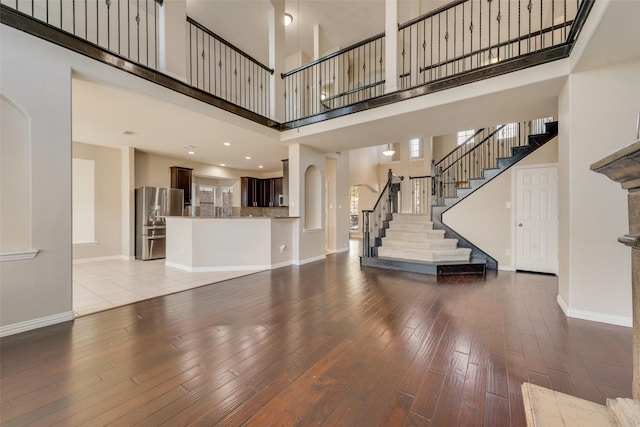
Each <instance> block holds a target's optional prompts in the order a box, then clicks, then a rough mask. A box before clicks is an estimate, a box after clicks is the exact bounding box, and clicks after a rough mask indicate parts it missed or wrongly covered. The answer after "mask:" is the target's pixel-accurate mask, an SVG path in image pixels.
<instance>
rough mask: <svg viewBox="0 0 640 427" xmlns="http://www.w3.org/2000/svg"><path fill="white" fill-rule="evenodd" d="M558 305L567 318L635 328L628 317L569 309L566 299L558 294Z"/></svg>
mask: <svg viewBox="0 0 640 427" xmlns="http://www.w3.org/2000/svg"><path fill="white" fill-rule="evenodd" d="M556 300H557V301H558V305H559V306H560V308H561V309H562V311H563V312H564V314H565V315H566V316H567V317H571V318H574V319H582V320H590V321H592V322H600V323H607V324H609V325H616V326H626V327H628V328H632V327H633V319H632V318H631V317H626V316H616V315H614V314H604V313H597V312H595V311H586V310H576V309H574V308H569V307H568V306H567V304H566V303H565V301H564V299H562V297H561V296H560V294H558V297H557V298H556Z"/></svg>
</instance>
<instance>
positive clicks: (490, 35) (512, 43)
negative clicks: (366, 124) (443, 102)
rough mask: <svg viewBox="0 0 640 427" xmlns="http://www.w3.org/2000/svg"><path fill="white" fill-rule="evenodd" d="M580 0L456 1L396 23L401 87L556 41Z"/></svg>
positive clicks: (560, 41)
mask: <svg viewBox="0 0 640 427" xmlns="http://www.w3.org/2000/svg"><path fill="white" fill-rule="evenodd" d="M581 3H585V2H584V1H583V0H488V1H487V0H458V1H454V2H452V3H450V4H448V5H446V6H444V7H442V8H439V9H436V10H434V11H432V12H429V13H428V14H426V15H423V16H421V17H418V18H415V19H413V20H411V21H409V22H407V23H405V24H402V25H400V27H399V31H400V34H399V35H398V38H399V39H400V41H401V44H402V51H401V63H402V74H403V76H404V78H403V79H402V82H401V83H402V84H401V86H402V87H412V86H417V85H421V84H424V83H427V82H431V81H435V80H438V79H443V78H446V77H450V76H453V75H457V74H460V73H464V72H468V71H472V70H475V69H479V68H482V67H485V66H488V65H493V64H496V63H499V62H502V61H505V60H509V59H513V58H517V57H520V56H523V55H529V54H532V53H535V52H539V51H542V50H544V49H547V48H551V47H554V46H558V45H561V44H563V43H566V42H567V41H568V40H569V35H570V34H571V28H572V25H573V23H574V19H575V17H576V16H577V14H578V10H579V9H580V6H581Z"/></svg>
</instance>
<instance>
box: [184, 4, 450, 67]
mask: <svg viewBox="0 0 640 427" xmlns="http://www.w3.org/2000/svg"><path fill="white" fill-rule="evenodd" d="M186 1H187V15H188V16H189V17H191V18H192V19H195V20H196V21H198V22H199V23H200V24H202V25H204V26H205V27H207V28H209V29H210V30H211V31H213V32H214V33H216V34H217V35H219V36H221V37H222V38H224V39H226V40H227V41H229V42H231V43H233V44H234V45H236V46H237V47H238V48H240V49H241V50H243V51H245V52H246V53H248V54H249V55H251V56H253V57H254V58H256V59H257V60H259V61H260V62H262V63H264V64H268V63H269V22H268V16H269V15H268V12H269V10H271V9H272V6H271V3H278V2H279V3H282V2H283V0H186ZM447 3H449V1H448V0H398V22H399V23H403V22H406V21H408V20H409V19H411V18H415V17H416V16H419V15H421V14H423V13H426V12H428V11H430V10H433V9H435V8H437V7H440V6H442V5H444V4H447ZM284 10H285V12H286V13H289V14H291V15H292V16H293V22H292V23H291V25H289V26H288V27H286V28H285V55H286V56H290V55H293V54H294V53H296V52H298V51H302V52H303V53H304V54H305V55H306V56H307V57H309V58H313V45H314V44H313V34H314V26H315V25H319V27H320V39H319V44H320V52H321V54H322V53H325V52H329V51H334V50H335V49H339V48H343V47H347V46H349V45H352V44H354V43H357V42H359V41H361V40H364V39H367V38H369V37H371V36H374V35H376V34H379V33H382V32H384V29H385V0H284ZM283 19H284V17H283ZM239 22H241V23H242V31H238V23H239ZM278 71H279V72H284V71H289V70H278Z"/></svg>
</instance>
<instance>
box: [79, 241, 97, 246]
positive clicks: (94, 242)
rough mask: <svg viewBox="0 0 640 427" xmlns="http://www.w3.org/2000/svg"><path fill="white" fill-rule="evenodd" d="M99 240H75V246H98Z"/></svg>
mask: <svg viewBox="0 0 640 427" xmlns="http://www.w3.org/2000/svg"><path fill="white" fill-rule="evenodd" d="M97 244H98V242H96V241H93V242H73V246H96V245H97Z"/></svg>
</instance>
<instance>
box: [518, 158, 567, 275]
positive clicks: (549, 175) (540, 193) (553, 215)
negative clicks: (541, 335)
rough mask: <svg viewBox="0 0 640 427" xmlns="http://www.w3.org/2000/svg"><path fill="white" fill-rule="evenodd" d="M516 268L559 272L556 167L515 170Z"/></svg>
mask: <svg viewBox="0 0 640 427" xmlns="http://www.w3.org/2000/svg"><path fill="white" fill-rule="evenodd" d="M515 243H516V270H527V271H536V272H541V273H553V274H557V273H558V168H557V167H556V166H551V167H540V168H518V169H516V242H515Z"/></svg>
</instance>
